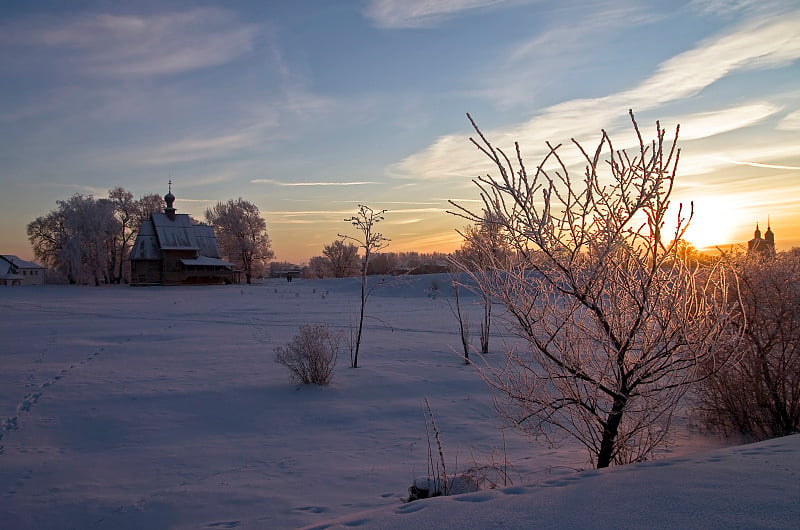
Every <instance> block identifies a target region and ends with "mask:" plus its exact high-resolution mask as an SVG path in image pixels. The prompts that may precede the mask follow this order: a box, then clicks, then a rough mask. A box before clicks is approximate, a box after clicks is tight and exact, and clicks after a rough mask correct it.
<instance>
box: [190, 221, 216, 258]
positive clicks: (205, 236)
mask: <svg viewBox="0 0 800 530" xmlns="http://www.w3.org/2000/svg"><path fill="white" fill-rule="evenodd" d="M194 236H195V241H196V242H197V245H198V246H199V247H200V255H201V256H208V257H209V258H219V257H220V254H219V245H218V244H217V236H216V235H215V234H214V228H213V227H212V226H210V225H194Z"/></svg>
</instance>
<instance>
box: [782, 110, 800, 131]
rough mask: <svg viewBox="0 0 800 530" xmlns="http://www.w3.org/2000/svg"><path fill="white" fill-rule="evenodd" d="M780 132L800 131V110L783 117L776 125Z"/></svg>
mask: <svg viewBox="0 0 800 530" xmlns="http://www.w3.org/2000/svg"><path fill="white" fill-rule="evenodd" d="M778 129H779V130H781V131H800V110H796V111H794V112H792V113H790V114H787V115H786V116H784V118H783V119H782V120H781V122H780V123H779V124H778Z"/></svg>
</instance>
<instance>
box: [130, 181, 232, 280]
mask: <svg viewBox="0 0 800 530" xmlns="http://www.w3.org/2000/svg"><path fill="white" fill-rule="evenodd" d="M164 200H165V201H166V203H167V207H166V208H165V209H164V213H160V212H157V213H153V214H150V218H149V219H147V220H145V221H144V222H142V225H141V226H140V227H139V233H138V235H137V236H136V241H135V242H134V244H133V248H132V249H131V254H130V260H131V285H191V284H221V283H234V281H235V280H236V279H237V276H236V274H237V272H238V271H235V270H234V265H233V263H229V262H227V261H224V260H223V259H221V258H220V252H219V245H218V244H217V237H216V235H215V234H214V229H213V228H212V227H211V226H209V225H204V224H194V223H192V220H191V219H190V218H189V216H188V215H187V214H179V213H175V211H176V210H175V208H174V207H173V206H172V205H173V203H174V202H175V196H174V195H173V194H172V189H171V186H170V191H169V193H167V195H166V196H165V197H164Z"/></svg>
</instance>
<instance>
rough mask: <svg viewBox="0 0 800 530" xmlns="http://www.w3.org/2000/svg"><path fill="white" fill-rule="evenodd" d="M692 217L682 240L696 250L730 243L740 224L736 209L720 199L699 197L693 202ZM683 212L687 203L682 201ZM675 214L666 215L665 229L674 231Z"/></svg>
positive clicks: (723, 199)
mask: <svg viewBox="0 0 800 530" xmlns="http://www.w3.org/2000/svg"><path fill="white" fill-rule="evenodd" d="M693 202H694V215H693V216H692V220H691V222H690V223H689V228H688V229H687V230H686V233H685V234H684V236H683V238H684V239H685V240H686V241H688V242H690V243H691V244H692V245H694V246H695V248H697V249H698V250H701V249H705V248H709V247H714V246H716V245H725V244H728V243H731V242H732V241H733V240H734V239H735V238H734V233H735V232H736V228H737V226H738V224H739V222H740V220H739V219H738V217H737V208H736V207H735V206H734V205H732V204H730V203H729V201H727V200H725V198H721V197H711V196H706V197H699V198H695V199H694V200H693ZM683 204H684V211H686V208H687V207H688V204H689V201H684V202H683ZM675 215H676V213H675V212H672V213H671V214H668V219H667V228H671V229H673V230H674V227H675Z"/></svg>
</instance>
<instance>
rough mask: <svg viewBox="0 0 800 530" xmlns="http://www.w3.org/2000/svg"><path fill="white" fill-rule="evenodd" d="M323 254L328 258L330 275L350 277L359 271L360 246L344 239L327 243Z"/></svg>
mask: <svg viewBox="0 0 800 530" xmlns="http://www.w3.org/2000/svg"><path fill="white" fill-rule="evenodd" d="M322 255H323V256H325V258H327V260H328V262H327V263H328V267H329V268H330V276H333V277H334V278H348V277H350V276H356V275H357V274H358V273H359V268H360V267H359V259H358V247H357V246H355V245H354V244H353V243H349V242H347V241H344V240H342V239H337V240H336V241H334V242H332V243H330V244H328V245H325V247H324V248H323V249H322Z"/></svg>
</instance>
